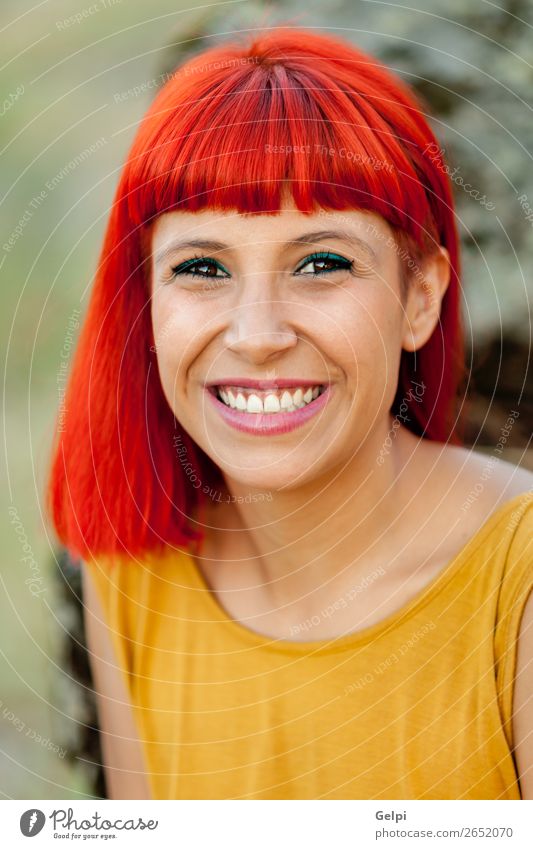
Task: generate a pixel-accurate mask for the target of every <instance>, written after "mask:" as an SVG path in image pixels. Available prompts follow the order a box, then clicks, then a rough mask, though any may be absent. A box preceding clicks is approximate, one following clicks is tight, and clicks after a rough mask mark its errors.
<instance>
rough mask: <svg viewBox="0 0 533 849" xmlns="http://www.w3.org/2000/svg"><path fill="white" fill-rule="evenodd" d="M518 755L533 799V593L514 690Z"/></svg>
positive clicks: (524, 787)
mask: <svg viewBox="0 0 533 849" xmlns="http://www.w3.org/2000/svg"><path fill="white" fill-rule="evenodd" d="M513 723H514V739H515V757H516V763H517V766H518V773H519V779H520V790H521V795H522V798H523V799H533V593H531V595H530V596H529V599H528V601H527V604H526V606H525V609H524V613H523V616H522V623H521V627H520V636H519V639H518V656H517V667H516V679H515V691H514V711H513Z"/></svg>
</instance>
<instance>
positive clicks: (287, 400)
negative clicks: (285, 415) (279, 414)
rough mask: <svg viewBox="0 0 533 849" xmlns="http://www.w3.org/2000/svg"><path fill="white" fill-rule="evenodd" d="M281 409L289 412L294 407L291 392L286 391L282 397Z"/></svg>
mask: <svg viewBox="0 0 533 849" xmlns="http://www.w3.org/2000/svg"><path fill="white" fill-rule="evenodd" d="M280 403H281V409H282V410H288V409H289V407H292V406H293V404H292V395H291V393H290V392H287V391H285V392H284V393H283V395H282V396H281V402H280Z"/></svg>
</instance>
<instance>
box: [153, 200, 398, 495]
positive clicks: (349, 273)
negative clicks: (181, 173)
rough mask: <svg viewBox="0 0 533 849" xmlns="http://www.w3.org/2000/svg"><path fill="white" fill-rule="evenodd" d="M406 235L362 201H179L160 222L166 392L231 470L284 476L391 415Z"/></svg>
mask: <svg viewBox="0 0 533 849" xmlns="http://www.w3.org/2000/svg"><path fill="white" fill-rule="evenodd" d="M400 273H401V272H400V259H399V256H398V248H397V247H396V243H395V242H394V240H393V238H392V231H391V229H390V228H389V226H388V224H387V223H386V222H385V221H384V220H383V219H382V218H381V217H380V216H378V215H375V214H373V213H363V212H359V211H348V212H344V211H343V212H326V211H323V210H321V211H320V212H318V213H316V214H313V215H306V214H304V213H301V212H299V211H298V210H297V209H296V208H295V207H294V206H293V205H292V204H287V205H285V206H284V207H283V208H282V211H281V212H280V213H279V214H277V215H265V214H238V213H237V212H219V211H202V212H193V213H190V212H171V213H167V214H164V215H162V216H160V217H159V218H158V219H157V220H156V222H155V224H154V228H153V233H152V320H153V330H154V340H155V346H156V351H157V359H158V365H159V372H160V376H161V382H162V386H163V391H164V393H165V396H166V398H167V400H168V403H169V404H170V406H171V408H172V410H173V412H174V414H175V416H176V418H177V419H178V421H179V422H180V423H181V425H182V427H183V428H184V429H185V430H186V431H187V432H188V433H189V434H190V436H191V437H192V438H193V440H194V441H195V442H196V443H197V444H198V445H199V446H201V448H202V449H203V450H204V451H205V452H206V454H208V455H209V457H211V459H212V460H213V461H214V462H215V463H216V464H217V465H218V466H219V467H220V469H221V470H222V472H223V473H224V475H225V476H226V478H229V479H232V480H234V481H238V482H239V483H240V484H243V485H245V486H249V487H250V488H252V489H253V488H257V489H260V490H266V489H268V490H272V489H279V488H281V487H283V488H285V489H290V488H292V487H295V486H301V485H303V484H305V483H309V482H310V481H311V480H312V479H314V478H319V477H321V476H323V475H324V474H326V475H327V474H328V473H331V472H333V471H335V468H336V467H337V466H339V465H343V464H344V463H346V461H348V460H349V459H350V458H351V457H352V456H353V455H354V452H355V451H356V450H357V449H358V447H359V446H361V444H362V443H363V441H365V445H367V446H368V448H367V450H369V451H374V450H375V446H376V445H377V444H378V442H380V443H381V442H382V440H383V437H384V436H386V434H387V432H388V430H389V427H390V418H389V410H390V407H391V405H392V402H393V399H394V395H395V392H396V387H397V382H398V370H399V363H400V355H401V349H402V345H404V344H405V343H407V341H408V339H412V338H413V337H412V327H410V321H409V315H408V310H407V311H406V306H405V304H402V297H401V286H400Z"/></svg>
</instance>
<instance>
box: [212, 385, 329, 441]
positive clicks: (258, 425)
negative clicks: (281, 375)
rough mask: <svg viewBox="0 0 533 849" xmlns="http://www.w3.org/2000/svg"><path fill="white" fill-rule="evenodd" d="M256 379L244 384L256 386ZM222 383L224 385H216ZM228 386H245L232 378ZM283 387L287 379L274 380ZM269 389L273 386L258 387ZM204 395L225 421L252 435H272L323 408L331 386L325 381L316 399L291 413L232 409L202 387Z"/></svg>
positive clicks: (284, 430) (298, 422)
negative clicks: (284, 380)
mask: <svg viewBox="0 0 533 849" xmlns="http://www.w3.org/2000/svg"><path fill="white" fill-rule="evenodd" d="M257 384H258V381H249V382H248V385H253V386H254V387H257ZM217 385H224V384H217ZM232 385H233V386H235V385H237V386H246V383H242V382H241V383H236V382H234V381H233V379H232ZM282 385H284V386H287V385H288V384H287V382H285V383H282V382H277V383H276V382H274V386H280V387H281V386H282ZM290 385H292V386H317V385H318V384H316V383H312V384H309V383H305V382H304V383H302V381H300V382H299V383H291V384H290ZM262 388H273V387H264V386H263V387H262ZM205 391H206V394H207V396H208V397H209V398H210V399H211V403H212V404H214V407H215V410H216V411H217V412H218V413H219V415H220V416H221V417H222V418H223V419H224V421H225V422H227V424H229V425H230V426H231V427H233V428H235V430H240V431H242V432H244V433H251V434H254V435H255V436H274V435H276V434H280V433H288V432H289V431H291V430H295V429H296V428H297V427H301V426H302V425H303V424H305V422H307V421H309V419H311V418H312V417H313V416H315V415H316V414H317V413H319V412H320V410H323V409H324V407H325V405H326V404H327V403H328V401H329V399H330V397H331V385H330V384H328V385H327V386H326V388H325V390H324V392H323V393H322V395H319V396H318V398H315V399H314V401H311V402H310V403H309V404H306V405H305V407H300V409H299V410H294V412H292V413H243V412H241V411H240V410H235V409H233V408H232V407H228V406H226V404H224V402H223V401H220V400H219V399H218V398H217V396H216V395H215V394H214V393H213V392H210V391H209V389H207V388H206V390H205Z"/></svg>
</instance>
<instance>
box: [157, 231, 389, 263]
mask: <svg viewBox="0 0 533 849" xmlns="http://www.w3.org/2000/svg"><path fill="white" fill-rule="evenodd" d="M326 239H341V240H342V241H344V242H350V243H351V244H354V245H357V247H358V248H360V249H362V250H364V251H366V253H367V254H368V255H369V256H370V259H371V260H372V262H377V259H378V258H377V254H376V252H375V251H374V249H373V248H372V247H371V246H370V245H369V244H368V242H365V241H364V239H360V238H359V236H356V235H355V233H351V232H350V231H349V230H314V231H312V232H309V233H302V235H301V236H296V237H295V238H294V239H289V240H288V241H287V242H285V245H284V247H288V246H289V245H300V244H316V242H320V241H324V240H326ZM179 248H201V249H202V250H207V251H224V250H228V249H231V245H228V244H226V243H225V242H218V241H216V240H214V239H184V240H181V239H175V240H174V241H172V242H171V243H170V244H169V245H167V246H166V247H164V248H161V249H160V250H159V251H157V252H156V253H155V254H154V260H155V264H156V265H159V264H160V263H161V262H163V260H164V259H166V258H167V257H168V255H169V254H171V253H173V252H174V251H176V250H178V249H179Z"/></svg>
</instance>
